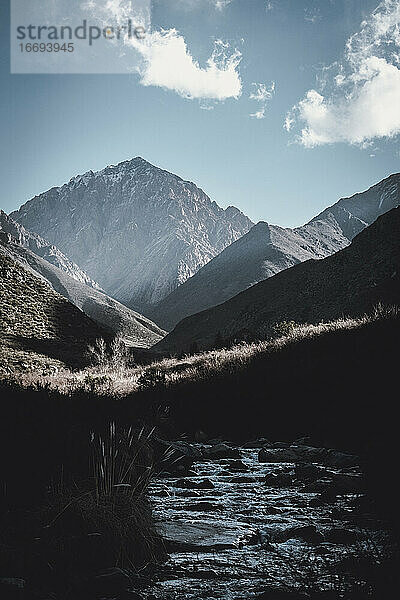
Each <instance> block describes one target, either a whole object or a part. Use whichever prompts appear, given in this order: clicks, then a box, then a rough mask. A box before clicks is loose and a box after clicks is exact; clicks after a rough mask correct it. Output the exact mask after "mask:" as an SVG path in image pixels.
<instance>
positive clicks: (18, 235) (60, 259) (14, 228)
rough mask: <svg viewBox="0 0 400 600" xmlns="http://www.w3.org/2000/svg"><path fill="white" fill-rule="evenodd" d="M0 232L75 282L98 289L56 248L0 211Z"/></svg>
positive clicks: (95, 284) (97, 285)
mask: <svg viewBox="0 0 400 600" xmlns="http://www.w3.org/2000/svg"><path fill="white" fill-rule="evenodd" d="M0 231H3V232H5V233H9V234H10V235H11V236H12V238H14V239H15V240H16V241H17V242H18V244H19V245H20V246H22V247H23V248H28V249H29V250H31V251H32V252H34V254H37V255H38V256H40V257H41V258H43V259H44V260H46V261H47V262H49V263H50V264H52V265H54V266H56V267H58V268H59V269H61V271H64V273H67V275H69V276H70V277H72V278H73V279H76V281H80V282H81V283H84V284H85V285H88V286H90V287H92V288H94V289H96V290H99V289H100V286H99V284H98V283H96V282H95V281H93V279H91V278H90V277H89V276H88V275H87V274H86V273H85V272H84V271H82V269H80V268H79V267H78V265H76V264H75V263H73V262H72V261H71V260H69V258H67V257H66V256H65V255H64V254H63V253H62V252H60V250H59V249H58V248H56V247H55V246H53V245H51V244H49V243H48V242H47V241H46V240H44V239H43V238H42V237H40V235H37V233H32V232H31V231H28V230H27V229H25V227H23V226H22V225H20V224H19V223H17V222H16V221H14V220H13V219H11V218H10V217H8V215H7V214H6V213H5V212H4V211H3V210H1V209H0Z"/></svg>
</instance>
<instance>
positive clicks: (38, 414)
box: [0, 307, 400, 599]
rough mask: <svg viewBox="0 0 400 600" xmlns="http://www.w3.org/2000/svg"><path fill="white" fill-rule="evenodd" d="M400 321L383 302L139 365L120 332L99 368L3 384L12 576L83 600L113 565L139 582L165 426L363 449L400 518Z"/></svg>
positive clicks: (7, 559) (0, 433)
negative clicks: (149, 496) (357, 313)
mask: <svg viewBox="0 0 400 600" xmlns="http://www.w3.org/2000/svg"><path fill="white" fill-rule="evenodd" d="M399 325H400V316H399V312H398V310H396V309H394V308H391V309H384V308H382V307H377V309H376V310H375V311H374V313H373V314H371V315H365V316H363V317H360V318H358V319H345V318H344V319H341V320H338V321H335V322H331V323H322V324H319V325H304V326H301V327H297V326H296V325H295V324H293V323H283V324H279V325H278V326H277V328H276V337H275V338H274V339H271V340H269V341H263V342H259V343H252V344H241V345H238V346H234V347H232V348H229V349H218V350H213V351H209V352H204V353H201V354H195V355H192V356H184V357H177V358H165V359H161V360H157V361H153V362H151V363H150V364H148V365H135V364H131V358H130V357H129V355H127V354H126V351H125V348H124V347H123V345H122V344H121V343H119V341H118V340H116V341H114V343H113V344H112V345H111V346H108V345H107V344H106V343H105V342H102V341H101V340H100V341H97V342H96V343H94V344H93V347H92V348H91V350H90V353H91V355H92V362H93V363H95V364H93V366H91V367H87V368H85V369H82V370H76V371H73V370H68V369H60V370H59V371H58V372H57V373H54V374H53V375H40V374H34V373H29V372H28V373H26V372H25V373H22V374H19V375H18V374H17V373H16V372H15V373H14V374H11V375H8V376H7V377H5V378H3V380H1V381H0V392H1V394H2V404H1V409H0V410H1V414H0V457H1V461H2V465H1V472H2V479H3V481H2V487H1V494H0V499H1V503H2V511H1V514H2V520H1V522H0V567H2V568H1V570H2V571H3V572H5V573H11V572H14V573H23V574H24V577H26V579H27V580H28V581H29V582H30V585H31V586H32V587H33V589H35V590H37V589H39V588H40V586H43V582H45V586H47V590H48V589H52V590H58V591H60V590H64V592H65V594H64V596H62V597H65V598H71V599H75V598H81V597H82V598H90V597H91V594H92V592H93V590H94V589H95V588H96V582H98V581H99V580H98V577H100V576H102V574H104V572H107V570H109V569H110V568H111V569H119V570H120V571H119V572H123V573H129V576H132V574H133V573H136V575H138V574H139V573H142V572H143V571H142V570H143V569H145V570H146V568H147V567H146V565H151V564H154V562H155V561H156V560H157V557H158V556H159V555H160V543H159V539H158V538H157V536H156V535H155V534H154V531H153V529H152V520H151V512H150V509H149V506H148V504H147V500H146V488H147V484H148V481H149V478H150V476H151V473H152V466H153V458H154V457H153V449H152V445H151V440H149V434H148V432H150V431H151V430H152V429H153V428H154V427H155V428H156V430H157V433H158V434H159V435H161V436H163V437H165V438H167V439H173V438H176V437H178V436H180V435H181V434H185V435H188V436H189V437H192V438H196V437H197V438H198V437H199V436H201V439H208V438H211V437H215V436H221V437H224V438H230V439H236V440H243V441H244V440H249V439H250V438H253V437H256V436H266V437H270V438H271V439H294V438H295V437H299V436H301V435H311V437H312V438H313V440H314V441H315V443H316V444H319V445H321V446H327V447H337V448H340V449H346V450H351V451H355V452H356V453H358V454H360V455H361V456H362V458H363V460H364V463H365V465H364V466H365V470H366V473H367V483H368V486H369V489H370V492H371V494H372V496H373V497H374V498H375V501H376V505H377V507H378V509H380V510H381V511H382V513H383V514H384V515H385V517H386V518H391V519H392V521H393V523H394V526H398V522H399V519H398V510H397V496H396V494H395V477H394V473H395V469H396V466H397V441H396V440H397V431H396V429H397V420H396V419H395V415H396V406H395V404H396V393H395V390H396V386H397V371H398V352H397V346H398V339H399V337H398V336H399V329H400V328H399ZM146 432H147V433H146ZM101 581H102V585H103V582H104V579H102V580H101ZM85 586H86V587H85ZM64 592H63V593H64ZM93 593H94V592H93Z"/></svg>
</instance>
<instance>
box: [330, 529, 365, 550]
mask: <svg viewBox="0 0 400 600" xmlns="http://www.w3.org/2000/svg"><path fill="white" fill-rule="evenodd" d="M325 540H326V541H327V542H330V543H331V544H341V545H343V546H346V545H350V544H355V543H356V542H357V540H358V535H357V532H356V531H351V530H349V529H342V528H339V527H338V528H335V529H330V530H329V531H327V532H326V533H325Z"/></svg>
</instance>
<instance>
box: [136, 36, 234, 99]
mask: <svg viewBox="0 0 400 600" xmlns="http://www.w3.org/2000/svg"><path fill="white" fill-rule="evenodd" d="M132 40H133V41H132V42H131V43H132V44H133V45H134V46H135V48H136V49H137V50H138V51H139V52H140V54H141V55H142V58H143V64H142V66H141V68H140V75H141V80H140V82H141V83H142V85H145V86H149V85H153V86H157V87H162V88H165V89H168V90H173V91H174V92H177V93H178V94H179V95H180V96H182V97H184V98H190V99H194V98H198V99H211V100H226V99H227V98H238V97H239V96H240V94H241V91H242V83H241V79H240V74H239V72H238V65H239V62H240V60H241V54H240V52H238V51H233V52H231V51H230V48H229V45H228V44H225V43H223V42H222V41H221V40H217V41H216V42H215V44H214V51H213V53H212V54H211V56H210V58H209V59H208V60H207V62H206V66H205V67H201V66H200V65H199V63H198V62H197V61H196V60H195V59H194V58H193V57H192V55H191V54H190V52H189V50H188V47H187V44H186V42H185V39H184V38H183V36H182V35H180V34H179V33H178V32H177V31H176V30H175V29H169V30H167V31H164V30H162V31H154V32H152V33H150V34H149V35H147V36H146V37H145V39H144V40H142V41H140V42H139V41H138V40H134V39H133V38H132Z"/></svg>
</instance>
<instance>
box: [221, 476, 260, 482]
mask: <svg viewBox="0 0 400 600" xmlns="http://www.w3.org/2000/svg"><path fill="white" fill-rule="evenodd" d="M256 481H257V479H256V477H251V476H250V475H239V476H237V477H231V478H230V479H227V482H228V483H255V482H256Z"/></svg>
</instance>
